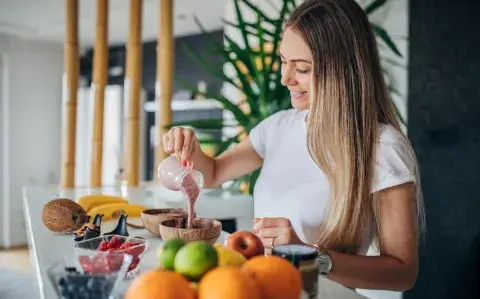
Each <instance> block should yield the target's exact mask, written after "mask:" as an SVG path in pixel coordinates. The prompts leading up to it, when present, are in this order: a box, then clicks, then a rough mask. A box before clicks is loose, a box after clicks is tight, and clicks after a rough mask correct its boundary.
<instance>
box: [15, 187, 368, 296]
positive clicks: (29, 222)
mask: <svg viewBox="0 0 480 299" xmlns="http://www.w3.org/2000/svg"><path fill="white" fill-rule="evenodd" d="M100 192H101V193H105V194H111V195H120V196H124V197H126V198H128V199H129V200H130V201H131V202H134V203H138V204H143V205H145V206H147V207H150V208H166V207H185V205H186V200H185V199H184V198H183V196H182V195H181V193H179V192H170V191H168V190H162V188H158V187H148V186H146V187H139V188H122V187H120V188H117V187H105V188H102V189H89V188H74V189H59V188H58V187H57V186H29V187H25V188H24V190H23V205H24V214H25V221H26V228H27V236H28V242H29V246H30V254H31V260H32V267H33V268H34V273H35V275H36V278H37V285H36V287H37V290H38V292H39V295H40V298H42V299H51V298H57V297H56V295H55V291H54V289H53V286H52V284H51V283H50V280H49V278H48V276H47V268H48V267H50V266H51V265H52V264H53V263H54V262H55V261H58V260H59V259H61V258H62V257H63V256H66V255H68V254H73V247H72V237H71V235H70V234H66V235H61V234H56V233H53V232H51V231H49V230H48V229H47V228H46V227H45V226H44V224H43V222H42V219H41V213H42V209H43V206H44V205H45V204H46V203H47V202H49V201H51V200H53V199H55V198H58V197H67V198H71V199H73V200H76V199H78V198H79V197H80V196H82V195H85V194H91V193H100ZM252 201H253V200H252V199H251V198H250V197H249V196H246V195H241V194H230V193H228V192H220V191H218V190H206V191H204V192H202V194H201V195H200V197H199V199H198V201H197V204H196V209H197V216H198V217H208V218H216V219H228V218H235V219H236V220H237V222H238V224H237V225H238V226H239V228H240V229H250V228H251V225H252V223H251V219H252V215H253V202H252ZM129 220H130V218H129ZM116 223H117V222H116V221H104V222H103V223H102V231H103V232H105V231H110V230H112V229H113V228H114V227H115V226H116ZM128 230H129V233H130V235H131V236H140V237H144V238H146V239H148V240H149V243H150V244H149V250H147V252H146V253H145V255H144V257H143V258H142V260H141V262H140V264H139V269H140V273H141V272H142V271H146V270H148V269H153V268H155V267H157V265H158V261H157V255H156V253H157V248H158V246H159V245H160V244H161V239H160V238H157V237H155V236H153V235H152V234H150V233H149V232H148V231H147V230H145V229H133V228H131V227H129V228H128ZM226 236H228V233H226V232H222V234H221V235H220V237H219V239H218V241H217V243H223V242H224V240H225V237H226ZM130 282H131V281H125V282H124V283H122V284H121V286H120V287H119V290H118V291H119V292H120V294H121V293H123V292H124V291H125V290H126V288H128V285H129V283H130ZM120 297H121V296H120ZM317 298H322V299H329V298H335V299H336V298H342V299H357V298H364V297H362V296H360V295H359V294H357V293H356V292H354V291H352V290H350V289H348V288H345V287H343V286H341V285H339V284H337V283H334V282H332V281H330V280H328V279H323V278H319V294H318V297H317Z"/></svg>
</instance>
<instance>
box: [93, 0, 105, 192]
mask: <svg viewBox="0 0 480 299" xmlns="http://www.w3.org/2000/svg"><path fill="white" fill-rule="evenodd" d="M107 80H108V0H97V26H96V37H95V48H94V53H93V84H92V88H93V89H94V91H95V92H94V95H95V116H94V125H93V142H92V161H91V164H92V167H91V174H90V185H91V186H92V187H94V188H95V187H101V186H102V164H103V119H104V103H105V88H106V86H107Z"/></svg>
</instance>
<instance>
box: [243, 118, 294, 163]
mask: <svg viewBox="0 0 480 299" xmlns="http://www.w3.org/2000/svg"><path fill="white" fill-rule="evenodd" d="M285 113H286V111H284V110H282V111H279V112H277V113H275V114H273V115H270V116H269V117H267V118H265V119H264V120H262V121H261V122H259V123H258V124H257V125H256V126H255V127H253V129H251V130H250V134H249V138H250V142H251V143H252V146H253V148H254V149H255V151H256V152H257V153H258V154H259V155H260V157H262V159H265V155H266V152H267V150H268V143H269V140H271V139H272V135H273V134H275V132H276V131H277V129H278V125H279V120H280V119H281V118H282V116H284V115H285Z"/></svg>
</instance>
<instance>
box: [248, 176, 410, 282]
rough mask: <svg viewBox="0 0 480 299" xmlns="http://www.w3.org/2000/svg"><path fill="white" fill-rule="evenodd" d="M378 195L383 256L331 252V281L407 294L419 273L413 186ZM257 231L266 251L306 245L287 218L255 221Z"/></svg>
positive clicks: (392, 188)
mask: <svg viewBox="0 0 480 299" xmlns="http://www.w3.org/2000/svg"><path fill="white" fill-rule="evenodd" d="M378 192H380V193H379V198H378V199H377V200H378V201H379V202H378V203H379V209H380V216H379V218H380V219H379V226H380V238H381V241H382V248H381V250H380V256H361V255H350V254H343V253H338V252H334V251H330V250H328V253H329V254H330V256H331V258H332V261H333V267H332V270H331V272H330V273H329V275H328V278H329V279H331V280H333V281H336V282H338V283H340V284H342V285H345V286H348V287H351V288H360V289H380V290H392V291H405V290H408V289H410V288H412V286H413V285H414V284H415V281H416V279H417V271H418V253H417V237H416V235H417V231H416V225H415V223H416V215H415V211H414V208H413V207H414V190H413V184H412V183H407V184H402V185H399V186H396V187H391V188H388V189H385V190H382V191H378ZM253 229H254V231H255V233H257V234H258V236H259V237H260V238H261V239H262V242H263V244H264V246H265V247H266V248H269V247H270V246H271V245H272V244H273V245H274V246H278V245H282V244H291V243H294V244H304V243H303V242H302V241H301V240H300V238H299V237H298V236H297V234H296V232H295V231H294V229H293V228H292V225H291V223H290V221H289V219H286V218H262V219H254V226H253ZM307 245H308V244H307Z"/></svg>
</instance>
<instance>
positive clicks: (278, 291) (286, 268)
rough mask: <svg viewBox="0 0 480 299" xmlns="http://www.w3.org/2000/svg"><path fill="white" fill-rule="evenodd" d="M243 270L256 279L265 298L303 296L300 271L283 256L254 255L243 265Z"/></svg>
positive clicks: (283, 298)
mask: <svg viewBox="0 0 480 299" xmlns="http://www.w3.org/2000/svg"><path fill="white" fill-rule="evenodd" d="M242 271H244V272H245V273H247V274H248V275H250V277H252V278H253V279H254V280H255V282H256V284H257V285H258V286H259V288H260V290H261V292H262V298H263V299H298V298H300V296H301V293H302V277H301V274H300V271H299V270H298V269H297V268H295V266H293V265H292V264H291V263H290V262H288V261H287V260H285V259H283V258H281V257H278V256H256V257H253V258H251V259H250V260H248V261H247V262H246V263H245V264H244V265H243V266H242Z"/></svg>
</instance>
